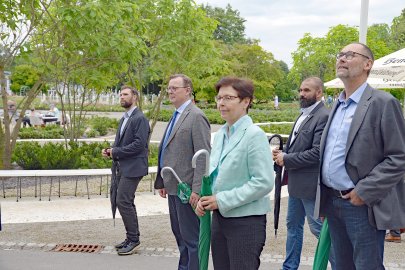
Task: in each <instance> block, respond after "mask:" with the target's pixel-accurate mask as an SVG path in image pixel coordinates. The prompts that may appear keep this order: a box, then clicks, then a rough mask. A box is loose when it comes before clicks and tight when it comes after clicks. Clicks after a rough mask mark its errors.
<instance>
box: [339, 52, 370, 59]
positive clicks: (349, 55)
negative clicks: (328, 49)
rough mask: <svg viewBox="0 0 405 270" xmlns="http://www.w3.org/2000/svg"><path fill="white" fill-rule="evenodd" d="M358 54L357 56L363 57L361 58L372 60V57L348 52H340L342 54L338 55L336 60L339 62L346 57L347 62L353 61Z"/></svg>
mask: <svg viewBox="0 0 405 270" xmlns="http://www.w3.org/2000/svg"><path fill="white" fill-rule="evenodd" d="M356 54H357V55H361V56H363V57H365V58H367V59H370V57H368V56H367V55H364V54H361V53H358V52H353V51H347V52H340V53H338V54H336V60H339V59H340V58H342V57H343V56H344V57H345V58H346V59H347V60H352V59H353V57H354V56H355V55H356Z"/></svg>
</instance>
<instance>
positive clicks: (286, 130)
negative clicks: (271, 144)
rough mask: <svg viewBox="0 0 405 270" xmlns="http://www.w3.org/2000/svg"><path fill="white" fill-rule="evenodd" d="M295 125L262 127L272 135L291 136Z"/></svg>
mask: <svg viewBox="0 0 405 270" xmlns="http://www.w3.org/2000/svg"><path fill="white" fill-rule="evenodd" d="M293 126H294V124H272V125H270V126H260V127H261V128H262V129H263V130H264V132H267V133H271V134H284V135H289V134H290V133H291V130H292V128H293Z"/></svg>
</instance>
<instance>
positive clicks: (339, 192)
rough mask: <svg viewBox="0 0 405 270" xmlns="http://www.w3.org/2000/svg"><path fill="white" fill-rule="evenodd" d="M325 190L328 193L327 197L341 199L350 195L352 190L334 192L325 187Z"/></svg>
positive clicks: (334, 190)
mask: <svg viewBox="0 0 405 270" xmlns="http://www.w3.org/2000/svg"><path fill="white" fill-rule="evenodd" d="M326 190H327V191H328V193H329V195H331V196H334V197H338V198H342V197H343V196H344V195H346V194H348V193H350V192H351V191H352V190H353V189H352V188H350V189H346V190H336V189H333V188H330V187H326Z"/></svg>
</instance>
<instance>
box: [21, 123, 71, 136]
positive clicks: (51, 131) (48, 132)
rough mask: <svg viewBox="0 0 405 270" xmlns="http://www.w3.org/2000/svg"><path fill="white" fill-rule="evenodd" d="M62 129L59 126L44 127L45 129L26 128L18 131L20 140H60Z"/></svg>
mask: <svg viewBox="0 0 405 270" xmlns="http://www.w3.org/2000/svg"><path fill="white" fill-rule="evenodd" d="M63 134H64V131H63V128H61V127H60V126H59V125H46V126H45V127H27V128H22V129H20V132H19V134H18V136H19V137H20V139H62V138H63Z"/></svg>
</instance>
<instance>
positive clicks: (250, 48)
mask: <svg viewBox="0 0 405 270" xmlns="http://www.w3.org/2000/svg"><path fill="white" fill-rule="evenodd" d="M225 48H226V47H225ZM224 59H226V60H227V61H229V69H230V71H231V74H233V75H235V76H238V77H245V78H249V79H251V80H252V81H253V83H254V85H255V98H256V100H257V101H258V102H265V101H266V100H269V99H272V96H274V94H275V85H276V82H277V81H279V80H281V78H282V71H281V68H280V65H279V63H278V61H276V60H275V59H274V56H273V54H272V53H270V52H266V51H265V50H264V49H263V48H262V47H261V46H260V45H259V44H258V43H254V44H252V45H250V44H235V45H234V46H233V47H232V48H231V47H228V48H227V49H226V52H224ZM224 75H227V74H224Z"/></svg>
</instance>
